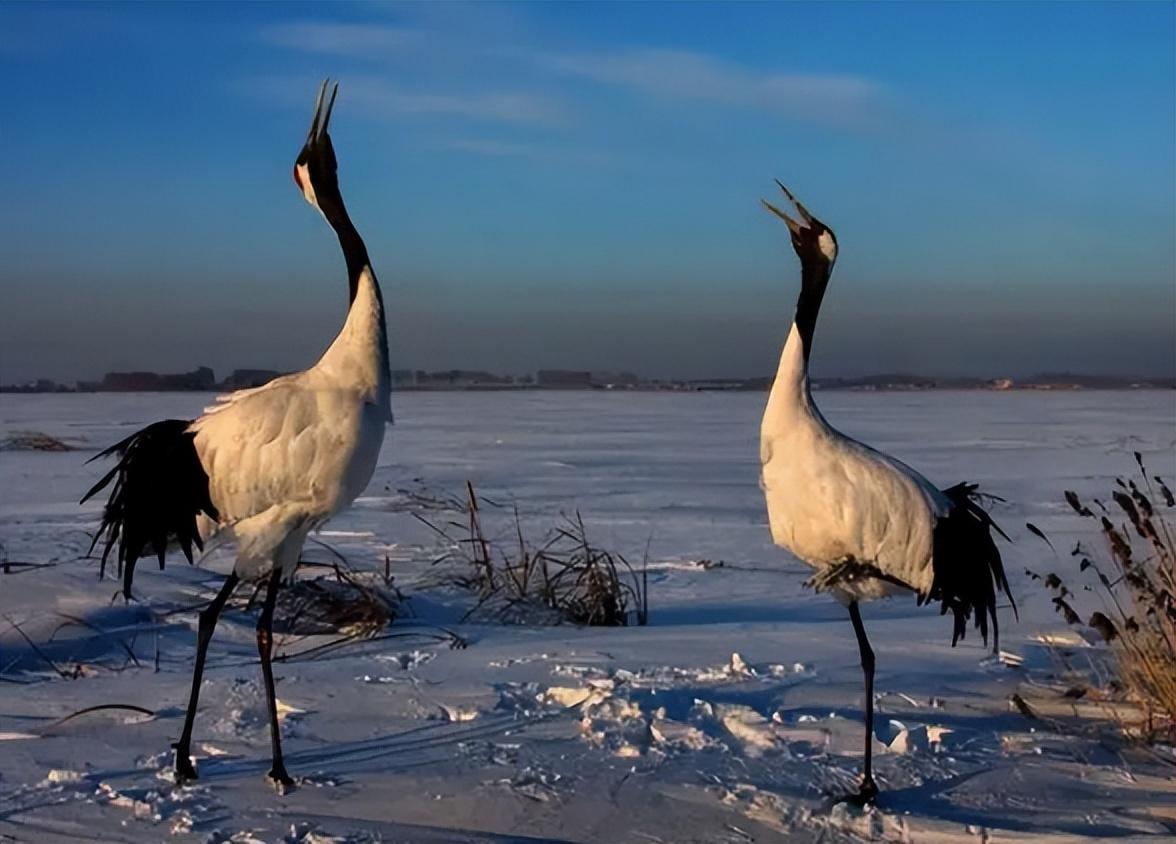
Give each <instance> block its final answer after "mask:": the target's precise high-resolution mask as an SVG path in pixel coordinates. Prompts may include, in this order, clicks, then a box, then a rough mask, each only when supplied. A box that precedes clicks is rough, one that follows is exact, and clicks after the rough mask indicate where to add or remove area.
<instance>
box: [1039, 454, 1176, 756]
mask: <svg viewBox="0 0 1176 844" xmlns="http://www.w3.org/2000/svg"><path fill="white" fill-rule="evenodd" d="M1135 461H1136V463H1137V464H1138V465H1139V474H1140V478H1141V479H1142V486H1141V485H1140V484H1137V483H1136V481H1135V480H1131V479H1124V478H1117V479H1116V480H1115V485H1116V488H1115V489H1113V490H1112V491H1111V501H1112V502H1113V503H1114V506H1113V508H1112V507H1108V506H1107V505H1105V504H1103V502H1102V501H1100V500H1099V499H1097V498H1096V499H1093V500H1092V504H1093V508H1092V507H1090V506H1088V505H1087V504H1086V503H1085V502H1083V501H1081V500H1080V499H1079V498H1078V496H1077V495H1076V494H1075V493H1074V492H1072V491H1070V490H1066V492H1065V498H1066V503H1068V504H1069V505H1070V507H1071V508H1072V509H1073V510H1074V512H1075V513H1076V514H1077V515H1078V516H1079V517H1081V518H1083V519H1090V520H1092V521H1094V522H1096V523H1097V524H1098V526H1099V532H1100V533H1101V535H1102V539H1103V541H1104V543H1105V548H1104V549H1103V550H1102V551H1101V552H1095V551H1092V550H1091V549H1089V548H1087V547H1086V546H1085V545H1084V544H1082V543H1081V542H1079V543H1078V544H1077V545H1075V546H1074V550H1073V551H1071V552H1070V556H1071V557H1072V558H1073V559H1074V560H1075V561H1077V564H1078V572H1079V575H1080V576H1081V577H1083V579H1084V580H1086V581H1087V582H1086V583H1084V584H1083V585H1082V587H1081V588H1082V589H1083V591H1088V592H1094V593H1096V594H1097V595H1098V596H1099V598H1100V599H1101V601H1102V604H1103V611H1095V612H1094V613H1092V614H1091V615H1090V617H1089V619H1088V620H1087V621H1086V622H1085V626H1086V627H1088V628H1090V629H1091V630H1093V631H1095V632H1096V633H1097V634H1098V635H1099V636H1100V637H1101V638H1102V639H1103V641H1105V642H1107V643H1108V645H1109V646H1110V649H1111V654H1112V657H1113V661H1112V667H1113V669H1114V671H1115V673H1116V675H1117V683H1116V685H1117V686H1119V687H1121V688H1122V689H1123V690H1124V691H1125V693H1126V695H1127V697H1128V699H1129V700H1131V701H1133V702H1135V703H1137V704H1138V705H1139V706H1140V707H1141V708H1142V709H1143V713H1144V723H1143V724H1142V725H1140V726H1139V727H1138V728H1136V727H1135V725H1128V724H1123V723H1122V721H1120V723H1121V725H1122V726H1124V727H1131V728H1132V731H1135V730H1136V729H1138V732H1139V733H1140V734H1141V736H1142V737H1144V738H1146V739H1153V740H1158V739H1161V738H1168V739H1171V738H1176V544H1174V537H1176V499H1174V498H1173V495H1172V491H1171V489H1169V488H1168V486H1167V485H1166V484H1165V482H1164V481H1163V479H1162V478H1161V477H1160V476H1159V475H1152V476H1150V477H1149V476H1148V473H1147V468H1146V467H1145V466H1144V463H1143V458H1142V456H1141V455H1140V454H1139V452H1136V453H1135ZM1027 527H1028V528H1029V529H1030V530H1031V531H1032V532H1033V533H1035V534H1037V535H1038V536H1040V537H1041V538H1043V539H1045V540H1046V542H1049V540H1048V539H1047V538H1046V537H1045V534H1044V533H1042V532H1041V531H1040V530H1039V529H1038V528H1037V527H1035V526H1034V525H1031V524H1030V525H1027ZM1027 573H1028V574H1029V575H1030V577H1033V578H1035V579H1038V580H1041V582H1042V584H1043V585H1044V586H1045V588H1046V589H1048V590H1050V593H1051V594H1052V596H1053V598H1052V600H1053V604H1054V607H1055V609H1056V610H1057V611H1058V612H1059V613H1060V614H1061V615H1062V617H1063V618H1065V620H1066V623H1067V624H1072V625H1083V621H1082V617H1081V616H1080V615H1079V614H1078V612H1077V611H1076V610H1075V609H1074V604H1075V603H1076V600H1075V599H1076V595H1075V593H1074V592H1072V591H1071V590H1070V588H1069V587H1067V585H1066V583H1065V582H1064V581H1063V580H1062V578H1061V577H1059V576H1058V575H1057V574H1048V575H1046V576H1045V577H1041V576H1040V575H1038V574H1036V573H1034V572H1032V571H1028V572H1027Z"/></svg>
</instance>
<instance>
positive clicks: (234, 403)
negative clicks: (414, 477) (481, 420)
mask: <svg viewBox="0 0 1176 844" xmlns="http://www.w3.org/2000/svg"><path fill="white" fill-rule="evenodd" d="M389 390H390V378H389V373H388V353H387V341H386V338H385V336H384V330H383V312H382V304H381V301H380V295H379V291H378V288H377V286H376V281H375V278H374V277H373V275H372V273H371V271H370V270H365V271H364V272H363V273H362V274H361V276H360V279H359V283H358V286H357V290H356V297H355V300H354V301H353V302H352V304H351V309H350V311H349V312H348V315H347V321H346V322H345V323H344V325H343V329H342V330H341V331H340V332H339V335H338V336H337V337H336V338H335V340H334V342H333V343H332V344H331V346H330V347H329V348H328V349H327V351H326V352H325V353H324V354H323V356H322V357H321V358H320V359H319V361H318V363H316V364H315V365H314V366H312V367H311V368H310V369H307V370H304V371H302V372H298V373H295V374H292V375H286V376H283V377H281V378H276V379H274V380H273V381H271V382H270V383H268V384H266V385H265V386H263V387H258V388H256V389H251V390H241V391H239V392H236V393H231V394H229V395H226V396H222V397H220V399H219V403H218V404H216V405H214V406H212V407H210V408H208V409H207V410H206V411H205V414H204V415H203V416H201V417H200V418H198V419H196V420H195V421H193V422H192V424H191V426H190V427H189V430H190V431H192V432H195V434H196V436H195V447H196V453H197V455H198V457H199V460H200V463H201V465H202V466H203V467H204V470H205V472H206V473H207V474H208V479H209V494H210V496H211V498H212V502H213V504H215V505H216V509H217V511H218V512H219V514H220V520H219V522H218V523H217V524H216V525H211V524H206V525H202V532H205V533H207V532H210V529H211V530H215V532H217V533H218V534H220V536H221V538H230V537H231V538H233V539H235V540H236V541H237V544H238V557H237V564H236V566H235V569H234V571H235V572H236V573H237V574H238V575H239V576H240V577H243V578H251V579H255V578H258V577H261V576H263V575H265V574H266V573H268V572H270V571H272V569H273V567H275V566H277V567H280V568H281V569H282V574H283V577H289V576H290V575H291V574H292V573H293V571H294V568H295V566H296V565H297V563H298V557H299V554H300V552H301V550H302V545H303V543H304V542H305V541H306V537H307V534H309V533H310V531H311V530H314V529H316V528H317V527H319V526H320V525H321V524H322V523H323V522H325V521H326V520H327V519H329V518H331V517H332V516H333V515H335V514H336V513H338V512H339V511H340V510H342V509H344V508H345V507H347V506H348V505H350V504H351V502H353V501H354V500H355V499H356V497H358V496H359V494H360V493H361V492H362V491H363V490H364V488H365V487H366V486H367V484H368V482H369V481H370V480H371V477H372V473H373V472H374V471H375V467H376V460H377V458H378V456H379V453H380V447H381V445H382V444H383V441H384V428H385V425H386V424H387V423H389V422H391V421H392V409H391V396H390V392H389Z"/></svg>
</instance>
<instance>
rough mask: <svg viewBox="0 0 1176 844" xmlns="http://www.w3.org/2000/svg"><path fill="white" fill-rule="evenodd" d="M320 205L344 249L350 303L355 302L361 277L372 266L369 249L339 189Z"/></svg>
mask: <svg viewBox="0 0 1176 844" xmlns="http://www.w3.org/2000/svg"><path fill="white" fill-rule="evenodd" d="M318 203H319V208H321V209H322V211H323V216H324V217H326V218H327V222H328V223H330V224H331V228H333V229H334V230H335V234H337V235H338V236H339V246H340V247H341V248H342V249H343V258H344V260H345V261H347V282H348V284H349V285H350V288H351V290H350V295H351V298H350V299H349V301H350V302H354V301H355V294H356V291H357V290H358V289H359V276H360V274H361V273H362V272H363V271H364V269H365V268H366V267H369V266H370V259H369V258H368V252H367V247H366V246H365V245H364V242H363V238H362V237H360V236H359V231H358V230H357V229H356V228H355V224H354V223H352V222H351V217H349V216H348V214H347V208H346V206H344V205H343V196H342V195H341V194H340V193H339V189H338V187H334V189H333V190H331V191H329V192H328V193H327V195H326V196H320V197H318Z"/></svg>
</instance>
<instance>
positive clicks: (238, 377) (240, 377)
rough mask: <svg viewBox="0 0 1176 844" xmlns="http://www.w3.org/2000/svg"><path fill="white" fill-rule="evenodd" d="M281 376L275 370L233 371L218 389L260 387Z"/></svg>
mask: <svg viewBox="0 0 1176 844" xmlns="http://www.w3.org/2000/svg"><path fill="white" fill-rule="evenodd" d="M282 374H283V373H281V372H278V371H277V370H276V369H234V370H233V374H232V375H230V376H229V377H228V378H226V379H225V380H224V381H222V382H221V383H220V387H221V389H222V390H244V389H247V388H250V387H261V386H263V385H265V384H268V383H269V382H270V381H273V380H274V379H275V378H277V377H279V376H280V375H282Z"/></svg>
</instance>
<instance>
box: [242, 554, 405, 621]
mask: <svg viewBox="0 0 1176 844" xmlns="http://www.w3.org/2000/svg"><path fill="white" fill-rule="evenodd" d="M308 567H320V568H327V569H330V570H331V574H329V575H325V576H321V577H315V578H312V579H297V580H294V581H292V582H290V583H288V584H286V585H285V586H283V587H282V589H281V590H279V592H278V597H277V602H276V604H275V605H274V629H275V630H277V631H279V632H281V633H286V634H290V635H295V636H320V635H332V634H339V635H342V636H344V637H346V638H347V639H349V640H355V639H367V638H371V637H373V636H376V635H378V634H380V633H381V632H383V631H384V630H385V629H387V627H388V626H389V625H390V624H391V623H392V622H393V621H394V620H395V619H396V616H397V613H398V612H399V609H400V604H401V600H402V596H401V594H400V592H399V590H397V589H396V587H395V586H393V585H392V582H391V580H390V578H389V577H388V576H387V574H385V575H384V576H383V577H381V576H380V575H379V574H376V573H372V574H370V575H367V574H361V573H359V572H356V571H354V570H353V569H351V567H350V566H349V565H348V564H347V563H346V561H344V560H340V561H338V562H332V563H307V562H303V563H301V564H300V565H299V568H301V569H305V568H308ZM262 591H264V590H263V587H262V586H261V585H258V586H257V587H256V588H255V589H254V591H253V593H252V594H251V595H250V596H249V597H248V599H247V600H246V602H245V603H246V607H247V608H252V606H253V605H254V604H256V603H257V602H258V601H259V600H260V597H261V595H260V593H261V592H262Z"/></svg>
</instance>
